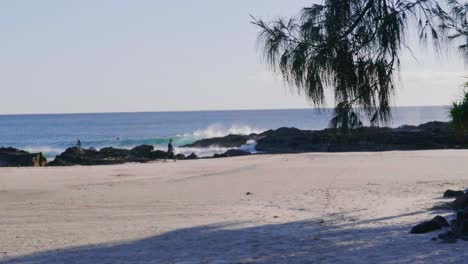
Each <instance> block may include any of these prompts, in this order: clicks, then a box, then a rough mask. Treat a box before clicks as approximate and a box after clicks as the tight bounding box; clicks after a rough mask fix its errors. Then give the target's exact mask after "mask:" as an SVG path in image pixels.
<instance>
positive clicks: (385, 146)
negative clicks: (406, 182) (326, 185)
mask: <svg viewBox="0 0 468 264" xmlns="http://www.w3.org/2000/svg"><path fill="white" fill-rule="evenodd" d="M466 139H468V138H466ZM466 139H465V140H463V139H459V138H456V137H455V135H454V133H453V132H452V131H451V130H450V128H449V125H448V123H445V122H429V123H426V124H422V125H419V126H402V127H399V128H379V127H363V128H359V129H355V130H352V131H349V132H347V133H343V131H340V130H336V129H324V130H319V131H311V130H300V129H297V128H285V127H283V128H279V129H276V130H268V131H265V132H263V133H261V134H251V135H245V136H243V135H229V136H226V137H221V138H211V139H203V140H200V141H197V142H195V143H193V144H191V145H188V146H191V147H209V146H219V147H226V148H234V147H240V146H242V145H244V144H246V143H247V142H248V141H249V140H255V141H256V143H257V144H256V150H257V151H261V152H266V153H301V152H349V151H353V152H355V151H390V150H423V149H448V148H468V145H467V144H461V142H468V140H466Z"/></svg>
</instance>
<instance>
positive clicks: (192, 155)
mask: <svg viewBox="0 0 468 264" xmlns="http://www.w3.org/2000/svg"><path fill="white" fill-rule="evenodd" d="M185 159H188V160H196V159H199V158H198V156H197V155H196V154H195V153H192V154H190V155H188V156H187V157H186V158H185Z"/></svg>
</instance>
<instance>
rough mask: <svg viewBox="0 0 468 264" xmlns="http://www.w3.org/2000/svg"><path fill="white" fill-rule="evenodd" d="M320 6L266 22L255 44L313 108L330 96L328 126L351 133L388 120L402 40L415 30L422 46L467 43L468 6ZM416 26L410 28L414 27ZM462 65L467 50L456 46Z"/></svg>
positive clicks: (333, 2) (390, 2) (362, 1)
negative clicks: (330, 93)
mask: <svg viewBox="0 0 468 264" xmlns="http://www.w3.org/2000/svg"><path fill="white" fill-rule="evenodd" d="M440 2H441V1H435V0H413V1H410V0H367V1H366V0H347V1H345V0H325V1H323V4H314V5H312V6H311V7H307V8H304V9H302V11H301V12H300V15H299V16H298V17H295V18H291V19H277V20H274V21H271V22H265V21H263V20H261V19H256V18H254V17H252V18H253V21H252V23H253V24H255V25H257V26H259V27H260V28H261V31H260V33H259V36H258V43H259V45H260V46H261V48H262V50H263V56H264V58H265V60H266V62H267V64H268V65H269V66H270V67H271V69H272V70H273V71H274V72H276V73H279V74H280V75H281V76H282V77H283V79H284V80H285V82H286V83H288V84H289V85H290V86H291V87H295V88H297V90H298V91H299V93H303V94H304V95H305V96H306V97H307V98H308V99H309V100H310V101H311V102H312V103H313V104H314V105H315V106H323V105H324V103H325V91H326V89H330V90H332V91H333V95H334V101H335V104H336V105H335V109H334V115H333V118H332V120H331V121H330V126H332V127H340V128H344V129H351V128H355V127H359V126H362V124H363V119H364V118H366V119H367V120H368V121H369V123H370V124H371V125H380V124H385V123H387V122H388V121H389V120H390V119H391V111H390V105H391V98H392V96H393V95H394V91H395V83H396V80H395V79H396V76H397V73H398V72H399V70H400V56H401V53H402V50H403V49H410V47H409V45H408V44H407V39H406V35H407V33H408V30H409V28H410V26H411V25H413V24H414V25H417V30H418V32H419V37H420V40H421V41H422V42H426V41H432V42H433V44H434V47H435V48H436V50H437V51H439V50H440V44H441V43H448V41H449V40H455V39H464V40H465V41H466V42H468V23H467V11H468V4H466V3H465V4H461V3H459V2H458V1H455V0H446V3H444V5H443V6H442V5H441V4H440ZM412 22H414V23H412ZM459 48H460V50H461V51H463V52H464V54H465V55H466V56H467V57H468V52H467V51H468V45H467V44H462V45H460V47H459Z"/></svg>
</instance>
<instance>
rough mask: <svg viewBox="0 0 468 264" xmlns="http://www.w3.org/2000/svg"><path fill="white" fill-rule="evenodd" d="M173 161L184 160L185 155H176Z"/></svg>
mask: <svg viewBox="0 0 468 264" xmlns="http://www.w3.org/2000/svg"><path fill="white" fill-rule="evenodd" d="M175 159H176V160H184V159H185V155H184V154H177V155H175Z"/></svg>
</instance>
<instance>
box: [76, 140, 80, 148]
mask: <svg viewBox="0 0 468 264" xmlns="http://www.w3.org/2000/svg"><path fill="white" fill-rule="evenodd" d="M76 146H77V147H79V148H81V141H80V140H79V139H77V140H76Z"/></svg>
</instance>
